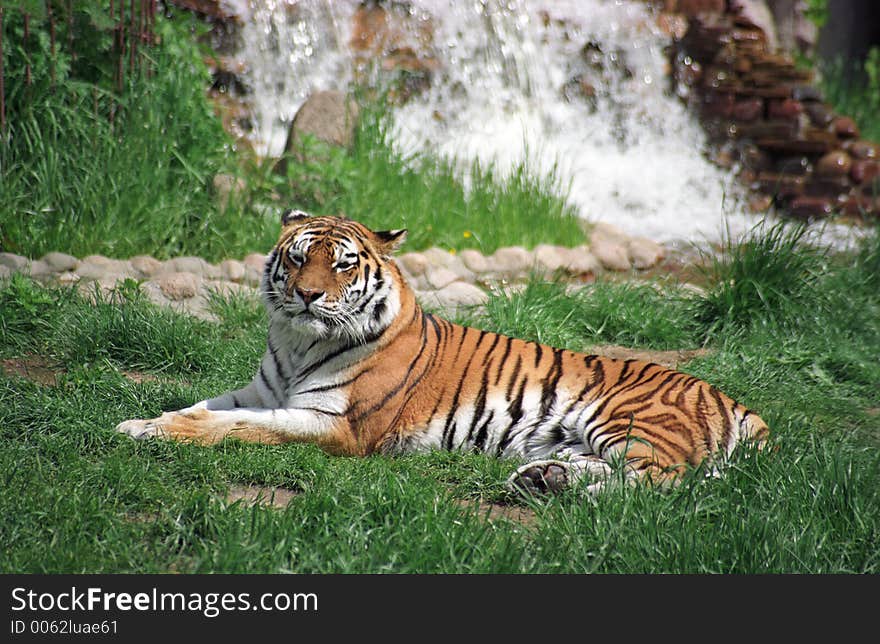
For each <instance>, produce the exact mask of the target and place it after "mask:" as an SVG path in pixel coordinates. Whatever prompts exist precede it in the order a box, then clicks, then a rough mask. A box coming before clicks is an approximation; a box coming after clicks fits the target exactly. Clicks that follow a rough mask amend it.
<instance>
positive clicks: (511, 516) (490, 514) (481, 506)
mask: <svg viewBox="0 0 880 644" xmlns="http://www.w3.org/2000/svg"><path fill="white" fill-rule="evenodd" d="M455 503H456V504H457V505H459V506H460V507H462V508H465V509H466V510H468V511H470V512H473V513H474V514H476V515H477V516H478V517H480V518H481V519H485V520H486V521H490V522H491V521H498V520H501V519H503V520H506V521H512V522H514V523H519V524H521V525H524V526H532V525H534V524H535V522H536V521H537V520H538V517H537V515H536V514H535V513H534V512H533V511H532V510H529V509H528V508H523V507H520V506H518V505H502V504H501V503H490V502H489V501H484V500H482V499H480V500H479V501H473V500H463V499H456V500H455Z"/></svg>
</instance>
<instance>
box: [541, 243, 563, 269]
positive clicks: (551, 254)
mask: <svg viewBox="0 0 880 644" xmlns="http://www.w3.org/2000/svg"><path fill="white" fill-rule="evenodd" d="M534 253H535V262H536V263H537V265H538V266H542V267H543V268H545V269H546V270H548V271H549V272H551V273H555V272H556V271H559V270H565V269H567V268H568V264H569V259H570V255H571V252H570V250H569V249H568V248H565V247H563V246H551V245H549V244H538V245H537V246H535V251H534Z"/></svg>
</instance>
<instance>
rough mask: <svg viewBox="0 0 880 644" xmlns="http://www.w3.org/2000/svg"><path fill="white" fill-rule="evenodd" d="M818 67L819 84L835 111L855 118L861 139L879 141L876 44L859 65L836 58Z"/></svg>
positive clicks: (879, 59)
mask: <svg viewBox="0 0 880 644" xmlns="http://www.w3.org/2000/svg"><path fill="white" fill-rule="evenodd" d="M819 70H820V86H821V88H822V90H823V92H824V94H825V98H826V100H828V102H830V103H831V104H832V105H833V106H834V109H835V111H836V112H837V113H839V114H844V115H846V116H850V117H852V118H853V119H855V122H856V123H858V126H859V131H860V133H861V136H862V138H863V139H867V140H869V141H877V142H880V47H873V48H872V49H871V50H870V51H869V52H868V55H867V56H866V57H865V60H864V61H862V62H861V64H858V65H857V64H855V63H853V62H852V61H844V60H840V59H838V60H833V61H826V62H825V63H824V64H820V65H819Z"/></svg>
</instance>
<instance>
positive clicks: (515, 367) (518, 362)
mask: <svg viewBox="0 0 880 644" xmlns="http://www.w3.org/2000/svg"><path fill="white" fill-rule="evenodd" d="M520 367H522V356H521V355H518V356H517V357H516V363H515V364H514V365H513V375H511V376H510V382H508V383H507V391H506V392H505V394H504V399H505V400H507V401H508V402H510V396H511V394H513V387H514V383H516V379H517V378H518V377H519V370H520Z"/></svg>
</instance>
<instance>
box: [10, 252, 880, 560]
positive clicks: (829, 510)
mask: <svg viewBox="0 0 880 644" xmlns="http://www.w3.org/2000/svg"><path fill="white" fill-rule="evenodd" d="M784 239H785V238H784V237H781V238H777V243H776V244H764V245H763V246H761V245H760V244H759V245H757V246H755V248H761V249H762V250H752V251H750V252H751V253H756V254H765V255H766V254H768V253H769V254H777V255H778V254H780V253H786V252H787V253H790V254H795V255H799V254H801V253H804V252H808V251H804V250H803V249H802V248H800V247H797V246H795V247H791V248H788V247H786V246H785V244H784V243H782V241H783V240H784ZM877 244H878V242H877V239H876V238H874V239H872V240H871V241H870V243H866V245H865V250H863V251H862V252H861V253H859V254H857V255H853V256H849V257H836V258H831V259H830V260H829V261H828V262H825V264H824V268H822V270H821V271H819V272H818V273H808V274H804V273H802V272H799V271H798V270H796V269H794V268H793V267H797V266H798V265H799V263H798V260H796V258H794V257H789V258H788V260H787V261H784V262H783V263H782V264H781V265H780V266H781V268H780V270H783V271H789V272H788V277H789V279H790V280H800V281H802V282H803V281H804V280H807V282H808V284H809V288H803V289H795V290H794V291H792V292H793V293H795V295H791V296H790V297H788V298H785V299H781V300H779V301H778V302H777V308H776V309H774V310H773V311H772V312H771V311H768V310H766V309H764V308H762V307H761V306H760V301H761V300H760V298H758V300H757V302H758V305H757V306H755V307H754V309H753V317H754V319H753V320H752V321H751V323H748V324H742V323H739V322H736V323H735V322H733V321H732V320H733V318H735V317H736V316H735V314H734V313H729V315H731V316H732V317H731V319H729V320H728V321H727V324H723V325H718V324H714V322H713V321H708V320H706V319H705V318H704V317H701V316H700V315H698V312H699V311H701V310H704V309H701V306H708V305H707V304H705V302H707V301H708V302H711V301H714V299H715V298H716V297H717V296H718V294H719V292H722V291H723V289H725V288H727V285H726V284H725V282H724V280H722V281H720V282H717V283H714V284H709V285H708V287H707V291H706V293H705V294H702V295H699V294H693V293H688V292H686V291H684V290H680V289H675V288H672V289H671V290H669V289H668V288H661V287H659V286H658V285H642V286H635V285H631V284H619V283H610V282H599V283H596V284H593V285H589V286H587V287H585V288H584V289H583V290H581V291H576V292H573V293H570V294H566V289H565V288H564V287H562V286H561V285H559V284H552V283H551V284H546V283H543V282H541V281H540V280H538V279H535V280H533V281H532V282H531V283H530V284H529V285H528V286H527V288H526V289H525V291H524V292H522V293H519V294H516V295H511V296H510V297H507V296H504V295H499V296H494V297H493V298H492V299H491V301H490V303H489V306H488V309H487V312H486V314H485V316H483V317H481V318H480V321H481V324H482V325H483V326H484V327H485V328H490V329H494V330H499V331H503V332H506V333H512V334H515V335H519V336H522V337H529V338H535V339H541V340H543V341H546V342H551V343H554V344H558V345H561V346H566V347H570V348H573V349H580V348H583V347H584V346H586V345H588V344H592V343H612V342H613V343H626V344H633V345H636V346H643V347H654V348H670V347H677V346H678V347H683V348H688V347H693V346H695V345H696V344H698V343H699V342H701V341H702V340H703V339H706V338H708V347H709V348H710V349H711V351H710V352H709V353H708V355H705V356H704V357H701V358H699V359H696V360H693V361H691V362H689V363H687V364H686V365H685V366H684V367H683V369H684V370H685V371H688V372H690V373H693V374H695V375H698V376H700V377H703V378H705V379H707V380H709V381H710V382H712V383H714V384H716V385H718V386H720V387H721V388H722V389H724V390H725V391H727V392H728V393H730V394H731V395H733V396H734V397H735V398H737V399H738V400H741V401H742V402H744V403H746V404H748V405H749V406H750V407H752V408H754V409H756V410H757V411H758V412H759V413H761V415H762V416H763V417H764V418H765V420H767V421H768V423H769V424H770V425H771V428H772V429H773V441H774V443H775V444H776V445H777V446H778V449H777V450H776V451H774V452H771V453H762V454H753V453H749V452H748V451H747V450H746V451H743V452H741V453H740V454H739V456H738V457H737V458H736V459H735V460H734V462H733V463H732V465H731V466H730V467H729V468H728V469H727V470H726V471H725V474H724V476H723V477H721V478H720V479H711V480H705V479H702V478H701V477H699V476H692V477H690V478H687V479H686V480H685V482H684V483H683V484H682V485H681V486H680V487H678V488H676V489H674V490H672V491H670V492H668V493H660V492H657V491H653V490H651V489H649V488H642V487H637V488H624V489H611V490H610V491H609V492H608V493H607V494H605V495H603V496H601V497H599V498H597V499H587V498H583V497H582V496H580V495H578V494H577V493H574V492H571V493H566V494H563V495H560V496H558V497H555V498H551V499H548V500H546V501H541V502H526V501H524V500H522V499H519V498H517V497H512V496H510V495H508V493H507V491H506V490H505V489H504V486H503V482H504V479H505V478H506V476H507V475H508V473H509V472H510V471H511V469H512V468H513V466H514V464H513V463H510V462H504V461H500V460H496V459H492V458H488V457H485V456H482V455H478V454H457V453H447V452H436V453H432V454H423V455H413V456H402V457H395V458H389V457H379V456H376V457H370V458H366V459H353V458H339V457H331V456H328V455H325V454H324V453H322V452H321V451H319V450H318V449H317V448H315V447H313V446H303V445H299V446H284V447H271V446H259V445H245V444H240V443H236V442H231V441H230V442H226V443H224V444H222V445H219V446H216V447H212V448H203V447H196V446H190V445H177V444H170V443H164V442H146V443H137V442H134V441H131V440H129V439H127V438H125V437H123V436H119V435H116V434H115V433H114V432H113V427H114V425H115V424H116V423H117V422H119V421H121V420H124V419H126V418H131V417H144V416H152V415H156V414H158V413H160V412H161V411H163V410H168V409H175V408H179V407H181V406H183V405H186V404H191V403H192V402H195V401H197V400H199V399H202V398H205V397H208V396H212V395H216V394H217V393H219V392H221V391H224V390H226V389H229V388H231V387H234V386H240V385H241V384H244V383H245V382H247V381H248V380H249V379H250V377H251V375H252V373H253V370H254V369H255V366H256V364H257V362H258V360H259V358H260V355H261V353H262V351H263V347H264V345H263V343H264V341H265V329H264V327H265V317H264V316H263V314H262V312H261V311H260V309H259V308H258V305H257V304H256V303H255V302H252V301H246V300H240V299H231V300H224V299H222V298H216V299H215V301H214V310H215V312H216V313H217V315H218V316H219V317H220V320H221V321H220V322H218V323H207V322H200V321H197V320H194V319H192V318H187V317H180V316H177V315H176V314H172V313H169V312H167V311H164V310H158V309H156V308H155V307H153V306H152V305H151V304H149V303H148V302H146V301H145V300H144V298H142V297H140V296H138V295H137V293H136V291H135V289H133V288H132V287H131V286H130V285H129V286H126V287H124V288H123V289H122V290H121V291H120V292H119V293H118V294H117V295H116V296H115V297H114V298H108V299H105V300H103V301H99V302H98V303H97V305H96V306H93V305H91V304H89V303H88V302H86V301H84V300H82V299H81V298H79V297H78V296H75V295H74V294H72V293H71V292H70V291H68V290H64V289H58V288H46V287H41V286H37V285H34V284H33V283H31V282H29V281H26V280H24V279H21V278H15V279H13V280H11V281H8V282H5V283H3V284H2V285H0V357H2V358H5V359H12V358H16V357H17V358H19V359H22V358H24V357H27V356H33V355H38V356H41V357H42V358H43V359H44V360H46V361H48V362H50V363H55V364H57V365H58V367H59V369H60V368H63V369H64V372H63V373H61V374H60V375H59V376H58V379H57V382H56V384H55V386H46V385H39V384H36V383H34V382H31V381H29V380H26V379H23V378H19V377H15V376H11V375H6V376H0V479H2V486H3V490H4V493H3V494H2V495H0V515H2V516H3V517H4V519H3V521H2V522H0V543H2V556H0V570H2V571H3V572H53V573H58V572H167V571H180V572H280V571H292V572H420V573H422V572H526V573H531V572H553V573H555V572H575V573H580V572H614V573H617V572H626V573H644V572H722V573H762V572H803V573H853V572H856V573H866V572H867V573H877V572H880V547H878V546H877V544H878V543H880V456H878V454H880V452H878V449H877V448H878V446H880V395H878V393H877V391H878V387H877V384H878V383H880V364H878V361H877V360H876V356H877V355H880V298H878V296H877V290H876V288H875V287H874V286H872V284H876V280H877V272H876V271H877V253H876V249H877ZM786 248H787V249H786ZM781 249H783V250H781ZM736 257H739V259H733V260H732V262H731V266H735V265H737V264H741V263H743V262H744V261H745V260H744V259H743V256H742V255H739V256H736ZM753 259H754V258H753ZM764 259H765V261H767V260H769V258H766V257H765V258H764ZM807 261H811V260H807ZM740 268H741V267H740ZM729 270H732V271H733V270H739V269H738V268H735V267H732V268H730V269H729ZM753 277H754V280H753V281H754V282H756V283H758V284H760V283H762V282H763V281H765V280H771V282H772V281H773V280H775V279H776V278H775V276H769V275H765V276H763V277H761V276H760V275H758V274H756V275H753ZM872 280H874V281H873V282H872ZM758 290H760V289H758ZM754 297H757V296H754ZM750 301H754V300H750ZM701 303H702V304H701ZM807 309H809V310H811V314H810V315H804V311H805V310H807ZM718 310H719V311H720V313H719V314H720V315H722V316H723V315H728V309H726V308H721V309H718ZM713 324H714V327H715V328H716V329H723V331H718V332H715V333H713V334H707V330H708V329H709V328H710V326H712V325H713ZM124 370H142V371H147V372H150V373H152V374H155V375H156V379H154V380H143V381H141V382H135V381H133V380H131V379H129V378H126V377H125V376H124V375H123V371H124ZM233 484H254V485H263V486H283V487H286V488H289V489H292V490H295V491H297V492H298V494H297V496H296V497H295V498H294V500H293V501H292V502H291V504H290V505H289V506H288V507H287V508H285V509H272V508H267V507H252V506H249V505H247V504H245V503H242V502H239V503H235V504H231V505H230V504H228V503H226V502H225V501H224V495H225V490H226V489H227V488H228V487H229V486H230V485H233ZM479 498H482V499H484V500H488V501H493V502H496V503H504V504H508V505H510V504H514V505H523V506H524V507H526V508H527V509H529V510H531V511H532V512H533V513H534V520H533V521H532V522H530V523H528V524H522V523H519V522H516V521H512V520H507V519H497V520H493V521H491V522H489V521H486V519H485V517H484V516H481V514H480V512H479V511H478V510H477V509H475V507H474V506H469V505H467V504H462V502H463V501H469V500H470V501H473V500H476V499H479Z"/></svg>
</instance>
